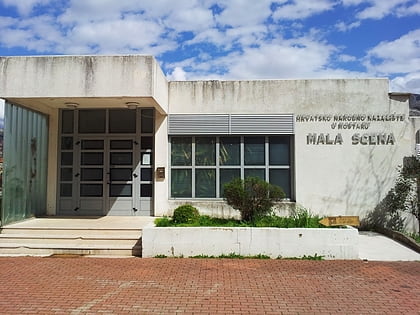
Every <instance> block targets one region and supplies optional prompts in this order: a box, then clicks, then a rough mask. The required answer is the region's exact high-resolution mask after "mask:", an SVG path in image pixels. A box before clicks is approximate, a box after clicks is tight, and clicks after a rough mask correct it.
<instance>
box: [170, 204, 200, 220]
mask: <svg viewBox="0 0 420 315" xmlns="http://www.w3.org/2000/svg"><path fill="white" fill-rule="evenodd" d="M199 217H200V214H199V213H198V210H197V208H195V207H193V206H191V205H183V206H179V207H178V208H176V209H175V210H174V215H173V217H172V219H173V221H174V223H175V224H185V223H194V222H196V221H197V220H198V219H199Z"/></svg>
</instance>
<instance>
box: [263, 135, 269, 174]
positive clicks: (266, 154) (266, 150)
mask: <svg viewBox="0 0 420 315" xmlns="http://www.w3.org/2000/svg"><path fill="white" fill-rule="evenodd" d="M269 145H270V144H269V137H268V136H266V137H265V141H264V150H265V154H264V155H265V163H264V165H265V176H264V177H265V180H266V181H267V182H269V181H270V176H269V169H270V157H269V154H270V152H269Z"/></svg>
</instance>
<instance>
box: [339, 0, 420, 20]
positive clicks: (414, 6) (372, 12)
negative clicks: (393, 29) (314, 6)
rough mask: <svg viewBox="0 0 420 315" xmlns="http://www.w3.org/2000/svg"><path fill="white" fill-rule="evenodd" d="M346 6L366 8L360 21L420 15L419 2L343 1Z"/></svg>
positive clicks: (396, 0)
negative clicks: (389, 16) (393, 16)
mask: <svg viewBox="0 0 420 315" xmlns="http://www.w3.org/2000/svg"><path fill="white" fill-rule="evenodd" d="M341 2H342V3H343V5H344V6H358V5H363V6H365V7H364V8H363V9H362V10H361V11H359V12H358V13H357V14H356V17H357V18H358V19H361V20H364V19H376V20H377V19H382V18H384V17H385V16H388V15H397V16H400V17H401V16H408V15H413V14H419V13H420V8H419V7H420V4H419V3H418V0H341Z"/></svg>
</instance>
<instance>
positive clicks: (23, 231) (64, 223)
mask: <svg viewBox="0 0 420 315" xmlns="http://www.w3.org/2000/svg"><path fill="white" fill-rule="evenodd" d="M154 219H155V218H154V217H119V216H106V217H82V218H81V217H63V218H62V217H49V218H33V219H28V220H26V221H22V222H18V223H13V224H9V225H6V226H3V227H2V228H1V230H0V256H51V255H83V256H114V257H118V256H141V251H142V248H141V236H142V229H143V227H144V226H146V225H148V224H152V223H153V221H154Z"/></svg>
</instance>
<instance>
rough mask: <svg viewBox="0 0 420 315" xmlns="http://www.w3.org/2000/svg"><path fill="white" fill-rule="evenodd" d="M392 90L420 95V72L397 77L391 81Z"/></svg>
mask: <svg viewBox="0 0 420 315" xmlns="http://www.w3.org/2000/svg"><path fill="white" fill-rule="evenodd" d="M390 90H391V91H393V92H410V93H417V94H420V72H413V73H410V74H407V75H405V76H398V77H395V78H394V79H392V80H391V81H390Z"/></svg>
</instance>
